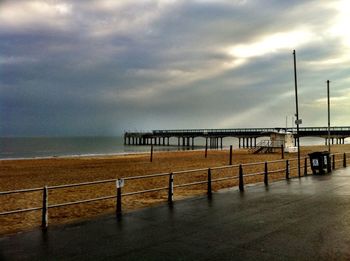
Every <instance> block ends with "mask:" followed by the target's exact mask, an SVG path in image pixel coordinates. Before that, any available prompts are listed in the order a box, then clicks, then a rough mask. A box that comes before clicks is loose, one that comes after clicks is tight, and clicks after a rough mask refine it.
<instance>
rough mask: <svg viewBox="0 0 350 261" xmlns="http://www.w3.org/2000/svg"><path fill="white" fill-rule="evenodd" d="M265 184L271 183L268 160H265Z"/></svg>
mask: <svg viewBox="0 0 350 261" xmlns="http://www.w3.org/2000/svg"><path fill="white" fill-rule="evenodd" d="M264 170H265V171H264V172H265V173H264V184H265V186H268V185H269V178H268V169H267V162H266V161H265V169H264Z"/></svg>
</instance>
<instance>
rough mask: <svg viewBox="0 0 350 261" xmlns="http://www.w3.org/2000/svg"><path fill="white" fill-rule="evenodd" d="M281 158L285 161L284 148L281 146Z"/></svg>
mask: <svg viewBox="0 0 350 261" xmlns="http://www.w3.org/2000/svg"><path fill="white" fill-rule="evenodd" d="M281 158H282V159H284V146H283V144H282V145H281Z"/></svg>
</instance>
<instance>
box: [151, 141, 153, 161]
mask: <svg viewBox="0 0 350 261" xmlns="http://www.w3.org/2000/svg"><path fill="white" fill-rule="evenodd" d="M152 161H153V144H152V145H151V157H150V162H152Z"/></svg>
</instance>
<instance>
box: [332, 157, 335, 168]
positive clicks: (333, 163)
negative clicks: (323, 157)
mask: <svg viewBox="0 0 350 261" xmlns="http://www.w3.org/2000/svg"><path fill="white" fill-rule="evenodd" d="M332 169H333V170H335V155H334V154H333V155H332Z"/></svg>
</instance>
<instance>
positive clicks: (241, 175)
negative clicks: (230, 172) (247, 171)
mask: <svg viewBox="0 0 350 261" xmlns="http://www.w3.org/2000/svg"><path fill="white" fill-rule="evenodd" d="M239 190H240V191H244V181H243V168H242V164H240V165H239Z"/></svg>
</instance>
